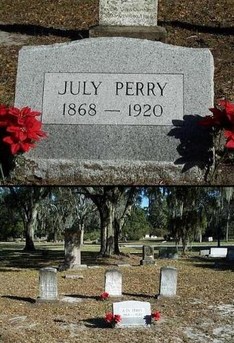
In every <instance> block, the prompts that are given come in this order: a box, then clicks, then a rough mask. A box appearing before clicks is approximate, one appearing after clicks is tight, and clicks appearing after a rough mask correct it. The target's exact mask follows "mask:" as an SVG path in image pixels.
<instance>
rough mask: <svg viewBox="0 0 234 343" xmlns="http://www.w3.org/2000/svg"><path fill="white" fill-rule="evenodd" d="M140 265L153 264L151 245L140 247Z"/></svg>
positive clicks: (152, 248)
mask: <svg viewBox="0 0 234 343" xmlns="http://www.w3.org/2000/svg"><path fill="white" fill-rule="evenodd" d="M140 264H141V265H147V264H155V260H154V247H153V246H151V245H143V246H142V260H141V261H140Z"/></svg>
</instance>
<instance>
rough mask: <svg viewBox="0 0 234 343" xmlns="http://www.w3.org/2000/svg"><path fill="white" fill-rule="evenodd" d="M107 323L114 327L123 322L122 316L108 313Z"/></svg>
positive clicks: (106, 316)
mask: <svg viewBox="0 0 234 343" xmlns="http://www.w3.org/2000/svg"><path fill="white" fill-rule="evenodd" d="M105 322H106V323H108V324H110V325H111V326H112V327H114V326H115V324H117V323H119V322H121V316H120V315H119V314H113V313H112V312H107V313H106V315H105Z"/></svg>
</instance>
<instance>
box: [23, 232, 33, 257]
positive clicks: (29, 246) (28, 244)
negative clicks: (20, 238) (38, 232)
mask: <svg viewBox="0 0 234 343" xmlns="http://www.w3.org/2000/svg"><path fill="white" fill-rule="evenodd" d="M33 238H34V237H33V234H32V232H31V230H30V228H29V229H27V230H26V231H25V247H24V249H23V251H29V252H30V251H36V248H35V245H34V242H33Z"/></svg>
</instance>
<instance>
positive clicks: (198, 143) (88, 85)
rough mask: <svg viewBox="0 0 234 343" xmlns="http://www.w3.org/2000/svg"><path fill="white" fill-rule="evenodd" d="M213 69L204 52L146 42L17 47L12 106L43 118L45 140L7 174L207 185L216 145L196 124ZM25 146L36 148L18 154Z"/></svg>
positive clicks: (209, 93) (62, 180)
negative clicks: (31, 111)
mask: <svg viewBox="0 0 234 343" xmlns="http://www.w3.org/2000/svg"><path fill="white" fill-rule="evenodd" d="M213 72H214V66H213V57H212V55H211V52H210V51H209V50H208V49H192V48H184V47H178V46H171V45H168V44H164V43H160V42H154V41H150V40H141V39H131V38H123V37H111V38H90V39H84V40H81V41H77V42H72V43H66V44H55V45H51V46H37V47H34V46H30V47H23V48H22V49H21V50H20V53H19V60H18V71H17V82H16V98H15V106H16V107H18V108H22V107H30V108H31V109H33V111H38V112H41V113H42V115H41V117H40V120H41V122H42V124H43V131H45V132H47V133H48V138H47V139H43V140H41V141H40V142H39V141H38V142H37V144H36V147H35V149H32V150H31V151H29V152H27V151H26V152H25V153H24V159H25V160H24V161H25V163H22V162H21V163H16V167H15V169H14V171H13V174H12V175H13V177H14V178H15V179H16V180H17V178H19V179H20V180H22V178H24V179H25V180H27V179H30V180H31V182H34V183H36V182H38V180H39V182H40V184H53V183H56V184H58V183H59V184H65V185H67V184H74V185H80V184H82V185H93V184H96V185H98V184H102V185H109V184H111V185H113V184H121V185H129V184H142V185H144V184H147V185H151V184H153V185H155V184H162V183H164V182H166V183H167V184H170V183H173V184H175V183H177V184H181V183H182V184H186V183H189V184H192V183H196V184H197V183H204V182H205V181H204V179H205V176H206V175H207V171H208V170H209V168H210V167H211V166H212V163H213V161H212V141H211V139H210V138H209V137H207V133H206V132H204V130H203V129H202V128H201V127H200V126H199V125H197V122H198V121H199V119H201V117H204V116H205V115H206V114H207V111H208V108H210V107H212V106H213V93H214V91H213ZM30 121H31V119H30ZM14 130H15V129H14ZM36 130H37V131H36ZM35 131H36V134H35V135H34V133H35ZM40 131H41V128H40V127H39V126H38V124H37V127H36V126H33V127H32V128H31V129H30V134H31V133H32V132H33V139H35V140H37V139H38V138H39V137H40V138H41V137H42V136H41V133H39V132H40ZM12 133H13V132H12V131H11V134H12ZM14 134H15V136H17V135H18V136H17V137H22V134H19V132H18V131H14ZM29 138H30V139H31V136H29ZM7 144H10V145H12V146H13V144H15V143H13V141H12V140H11V139H10V138H7ZM20 144H21V143H20ZM27 144H29V145H30V144H34V142H31V141H30V142H28V141H24V143H23V145H22V144H21V149H24V150H28V147H29V146H28V145H27ZM15 149H18V146H17V147H16V146H15V145H14V148H13V150H14V151H15Z"/></svg>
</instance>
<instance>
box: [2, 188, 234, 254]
mask: <svg viewBox="0 0 234 343" xmlns="http://www.w3.org/2000/svg"><path fill="white" fill-rule="evenodd" d="M0 195H1V197H0V204H1V206H0V239H2V240H5V239H8V238H9V236H11V237H18V236H20V235H22V234H23V235H24V237H25V250H26V251H33V250H35V246H34V237H35V234H36V235H37V236H39V237H40V236H47V239H48V240H55V241H56V240H57V239H59V238H61V237H63V233H64V230H68V229H73V230H74V229H75V230H79V231H81V233H82V236H83V234H84V233H85V235H86V237H88V236H89V237H91V236H93V237H97V235H98V237H99V239H100V254H102V255H103V256H105V255H112V254H119V253H120V250H119V240H120V238H122V239H123V238H125V239H126V238H129V239H139V238H140V237H142V236H144V235H145V234H146V233H151V234H154V235H157V236H167V237H172V238H173V239H174V240H175V241H176V243H177V244H178V243H179V242H181V243H182V245H183V250H184V252H185V251H186V248H187V246H188V243H189V241H191V240H194V239H196V240H201V238H202V236H203V235H207V236H211V235H212V236H216V238H217V239H218V244H220V240H221V238H225V239H226V240H228V239H229V236H230V232H231V233H232V232H233V231H234V230H233V223H234V215H233V206H234V201H233V198H234V188H233V187H210V188H209V187H145V188H142V187H123V186H118V187H117V186H105V187H1V188H0ZM142 198H145V199H148V201H149V205H148V206H147V207H145V208H142V207H141V200H142ZM224 235H225V237H223V236H224Z"/></svg>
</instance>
